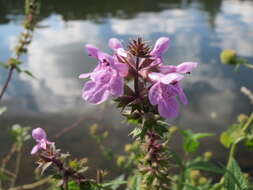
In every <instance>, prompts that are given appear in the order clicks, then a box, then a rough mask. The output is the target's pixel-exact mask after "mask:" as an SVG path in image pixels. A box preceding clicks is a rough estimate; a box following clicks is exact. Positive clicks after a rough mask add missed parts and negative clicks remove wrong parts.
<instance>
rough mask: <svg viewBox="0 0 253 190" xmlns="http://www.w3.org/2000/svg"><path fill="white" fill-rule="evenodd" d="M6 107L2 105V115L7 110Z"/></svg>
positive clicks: (0, 109) (0, 112)
mask: <svg viewBox="0 0 253 190" xmlns="http://www.w3.org/2000/svg"><path fill="white" fill-rule="evenodd" d="M6 110H7V108H6V107H0V115H2V114H3V113H4V112H6Z"/></svg>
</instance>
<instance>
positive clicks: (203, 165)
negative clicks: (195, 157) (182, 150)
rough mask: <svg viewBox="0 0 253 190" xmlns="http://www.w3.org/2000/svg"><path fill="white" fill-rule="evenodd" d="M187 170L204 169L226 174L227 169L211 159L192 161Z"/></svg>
mask: <svg viewBox="0 0 253 190" xmlns="http://www.w3.org/2000/svg"><path fill="white" fill-rule="evenodd" d="M187 170H202V171H208V172H213V173H218V174H224V173H225V172H226V169H224V168H221V167H219V166H217V165H216V164H214V163H212V162H209V161H196V162H192V163H190V164H189V165H188V166H187Z"/></svg>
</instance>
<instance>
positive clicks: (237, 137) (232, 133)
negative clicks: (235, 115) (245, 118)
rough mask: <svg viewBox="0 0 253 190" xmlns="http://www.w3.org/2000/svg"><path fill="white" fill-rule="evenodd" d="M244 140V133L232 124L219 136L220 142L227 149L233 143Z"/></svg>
mask: <svg viewBox="0 0 253 190" xmlns="http://www.w3.org/2000/svg"><path fill="white" fill-rule="evenodd" d="M244 138H246V136H245V133H244V131H243V129H242V127H241V126H240V125H237V124H234V125H232V126H231V127H230V128H229V129H228V130H227V131H225V132H223V133H222V134H221V136H220V142H221V143H222V144H223V145H224V146H225V147H226V148H229V147H230V146H231V145H232V144H233V143H238V142H239V141H241V140H243V139H244Z"/></svg>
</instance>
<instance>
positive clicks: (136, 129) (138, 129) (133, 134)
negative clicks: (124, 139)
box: [129, 127, 142, 138]
mask: <svg viewBox="0 0 253 190" xmlns="http://www.w3.org/2000/svg"><path fill="white" fill-rule="evenodd" d="M141 131H142V130H141V128H137V127H136V128H134V130H132V131H131V132H130V133H129V135H131V136H133V137H134V138H135V137H138V136H139V135H140V134H141Z"/></svg>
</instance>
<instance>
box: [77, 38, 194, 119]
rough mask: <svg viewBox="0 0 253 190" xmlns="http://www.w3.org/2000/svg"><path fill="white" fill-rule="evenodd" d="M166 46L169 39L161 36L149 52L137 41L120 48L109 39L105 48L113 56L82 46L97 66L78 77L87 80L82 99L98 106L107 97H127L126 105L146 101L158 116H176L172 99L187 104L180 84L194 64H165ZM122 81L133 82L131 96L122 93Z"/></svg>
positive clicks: (92, 47)
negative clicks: (108, 49)
mask: <svg viewBox="0 0 253 190" xmlns="http://www.w3.org/2000/svg"><path fill="white" fill-rule="evenodd" d="M169 45H170V40H169V38H167V37H161V38H159V39H158V40H157V42H156V44H155V46H154V48H153V49H151V48H150V47H149V46H148V45H147V44H146V43H144V42H143V41H142V39H141V38H138V39H137V40H133V41H132V42H131V43H129V45H128V48H127V49H124V48H123V46H122V44H121V42H120V41H119V40H118V39H116V38H112V39H110V40H109V47H110V48H111V49H112V50H113V51H114V53H113V55H109V54H107V53H104V52H102V51H101V50H99V49H98V48H96V47H95V46H93V45H90V44H88V45H86V49H87V51H88V54H89V55H90V56H92V57H95V58H96V59H98V65H97V66H96V67H95V69H94V70H93V71H92V72H91V73H85V74H81V75H80V76H79V78H89V79H90V80H89V81H88V82H86V83H85V85H84V88H83V92H82V97H83V99H84V100H86V101H88V102H89V103H92V104H99V103H102V102H104V101H106V100H107V99H108V98H109V96H110V95H111V96H113V97H115V98H116V97H124V98H125V99H126V98H128V99H129V102H128V103H132V102H133V101H135V102H136V100H144V99H145V98H147V99H148V100H149V103H150V104H151V105H153V106H157V108H158V112H159V114H160V115H161V116H162V117H165V118H173V117H176V116H177V115H178V112H179V103H178V101H177V99H176V97H179V99H180V100H181V102H182V103H184V104H187V98H186V96H185V94H184V91H183V89H182V87H181V85H180V81H181V80H182V79H183V78H184V77H185V74H188V73H190V72H191V71H192V70H193V69H194V68H196V67H197V63H195V62H184V63H182V64H180V65H178V66H174V65H165V64H164V60H163V54H164V53H165V52H166V51H167V49H168V48H169ZM124 78H127V79H131V78H132V79H134V91H133V93H132V95H131V97H129V95H128V94H126V93H125V92H124V85H125V86H126V83H124ZM125 81H129V80H125ZM126 96H128V97H126ZM125 99H124V100H125Z"/></svg>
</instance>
